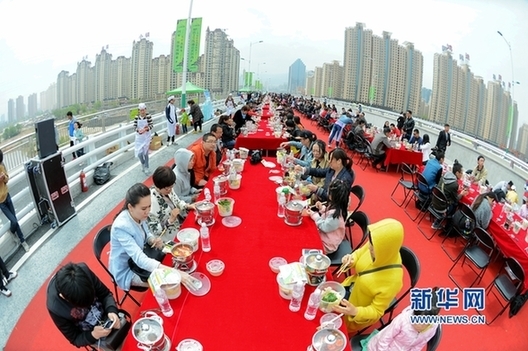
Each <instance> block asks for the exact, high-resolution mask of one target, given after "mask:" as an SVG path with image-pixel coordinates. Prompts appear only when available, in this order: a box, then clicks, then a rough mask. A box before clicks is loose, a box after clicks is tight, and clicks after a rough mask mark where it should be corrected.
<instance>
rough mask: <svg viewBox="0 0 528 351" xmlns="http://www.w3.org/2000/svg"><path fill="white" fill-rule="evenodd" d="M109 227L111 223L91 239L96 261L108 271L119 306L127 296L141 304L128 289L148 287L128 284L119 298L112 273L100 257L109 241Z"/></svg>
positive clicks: (142, 289)
mask: <svg viewBox="0 0 528 351" xmlns="http://www.w3.org/2000/svg"><path fill="white" fill-rule="evenodd" d="M111 227H112V226H111V225H107V226H106V227H104V228H102V229H101V230H100V231H99V232H98V233H97V234H96V235H95V238H94V241H93V252H94V255H95V258H97V261H98V262H99V264H100V265H101V266H102V267H103V268H104V270H105V271H106V273H108V275H109V276H110V279H111V280H112V284H113V285H114V292H115V297H116V302H117V304H118V305H119V307H121V305H122V304H123V302H125V300H126V298H127V297H130V298H131V299H132V301H134V302H135V303H136V305H138V306H141V304H140V303H139V302H138V301H137V300H136V299H135V298H134V296H132V295H131V294H130V291H137V292H145V291H147V290H148V287H142V286H133V285H132V286H130V290H128V291H127V290H123V291H124V293H125V294H124V295H123V297H122V298H121V299H119V295H118V286H117V283H116V280H115V278H114V276H113V275H112V273H110V270H109V269H108V267H107V266H106V264H105V263H104V262H103V260H102V259H101V255H102V253H103V250H104V248H105V247H106V246H107V245H108V243H110V228H111Z"/></svg>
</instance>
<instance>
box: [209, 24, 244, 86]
mask: <svg viewBox="0 0 528 351" xmlns="http://www.w3.org/2000/svg"><path fill="white" fill-rule="evenodd" d="M202 58H203V67H204V68H203V71H202V72H203V73H204V78H205V81H204V86H203V88H205V89H209V91H210V92H211V93H213V94H214V93H216V94H227V93H229V92H231V91H234V90H237V89H238V75H239V70H240V51H239V50H238V49H237V48H235V46H234V42H233V40H232V39H229V38H228V36H227V34H226V33H225V32H224V31H223V30H221V29H218V28H217V29H215V30H214V31H211V30H209V28H207V30H206V31H205V52H204V55H203V57H202Z"/></svg>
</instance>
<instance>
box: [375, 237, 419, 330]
mask: <svg viewBox="0 0 528 351" xmlns="http://www.w3.org/2000/svg"><path fill="white" fill-rule="evenodd" d="M400 256H401V260H402V265H403V267H405V270H406V271H407V274H408V275H409V281H410V286H409V288H408V289H407V290H405V291H404V292H403V294H401V295H400V297H398V298H397V299H394V300H393V301H392V302H391V304H390V305H389V307H388V308H387V309H386V310H385V313H384V314H383V315H384V316H385V315H386V314H389V320H388V321H387V322H385V321H384V320H383V316H382V317H381V319H380V322H381V325H386V324H389V323H390V322H392V318H393V314H394V310H395V309H396V307H397V306H398V304H399V303H400V301H402V300H403V299H404V298H405V297H406V296H407V295H409V293H410V292H411V289H413V288H414V287H415V286H416V284H418V279H420V273H421V267H420V261H419V260H418V257H417V256H416V254H415V253H414V252H413V251H412V250H411V249H409V248H408V247H405V246H402V247H401V248H400Z"/></svg>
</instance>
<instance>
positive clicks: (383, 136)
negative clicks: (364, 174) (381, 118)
mask: <svg viewBox="0 0 528 351" xmlns="http://www.w3.org/2000/svg"><path fill="white" fill-rule="evenodd" d="M389 135H390V129H389V128H383V133H378V134H376V136H375V137H374V140H372V143H371V147H372V154H373V155H374V157H375V159H374V161H372V167H374V168H377V166H378V165H379V164H380V163H381V164H383V162H384V161H385V158H386V157H387V154H386V153H385V150H386V149H390V148H391V147H392V146H391V144H390V141H389ZM381 170H382V171H384V170H385V167H384V166H382V167H381Z"/></svg>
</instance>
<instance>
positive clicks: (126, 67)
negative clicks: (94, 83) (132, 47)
mask: <svg viewBox="0 0 528 351" xmlns="http://www.w3.org/2000/svg"><path fill="white" fill-rule="evenodd" d="M112 65H113V68H112V77H113V79H114V81H115V94H116V95H115V96H116V97H117V98H125V97H126V98H130V88H131V85H132V83H131V80H130V57H125V56H119V57H118V58H117V59H115V61H112Z"/></svg>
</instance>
